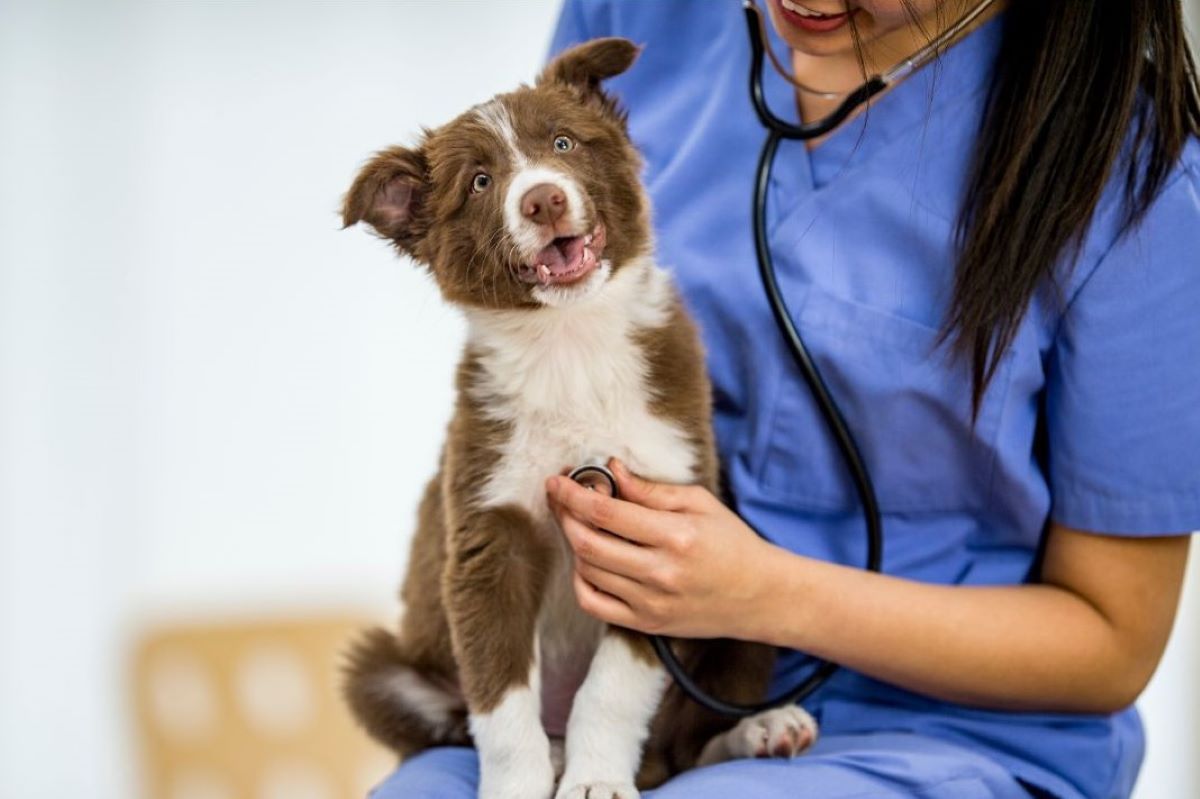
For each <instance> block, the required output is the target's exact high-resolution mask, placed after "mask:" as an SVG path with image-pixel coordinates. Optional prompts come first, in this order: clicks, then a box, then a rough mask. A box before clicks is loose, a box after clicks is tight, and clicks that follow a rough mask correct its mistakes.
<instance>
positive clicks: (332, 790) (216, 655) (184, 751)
mask: <svg viewBox="0 0 1200 799" xmlns="http://www.w3.org/2000/svg"><path fill="white" fill-rule="evenodd" d="M369 621H370V620H368V619H363V618H351V617H318V618H309V619H300V618H297V619H288V620H274V621H261V622H249V621H236V622H230V623H224V624H222V623H212V624H184V625H179V626H170V627H161V628H157V629H154V630H152V631H150V632H148V633H147V634H146V635H144V636H143V637H142V638H141V640H140V641H139V643H138V645H137V648H136V652H135V655H134V664H133V672H134V686H133V690H134V698H135V704H136V710H137V728H138V737H139V739H140V744H141V746H140V748H141V754H142V763H143V769H142V771H143V780H142V783H143V795H144V796H146V797H147V799H364V797H366V795H367V792H368V790H369V789H370V788H371V787H372V786H374V785H375V784H376V783H378V782H379V780H381V779H382V778H383V777H384V776H385V775H386V774H387V773H388V772H389V771H390V770H391V769H392V768H393V767H394V765H395V759H394V758H393V757H391V756H390V755H389V754H388V753H387V752H386V751H385V750H384V749H383V748H382V747H379V746H377V745H376V744H374V743H373V742H372V741H370V739H368V738H367V736H366V734H365V733H363V732H362V731H361V730H359V729H358V728H357V727H355V726H354V724H353V721H352V720H351V718H350V715H349V711H348V710H347V709H346V708H345V706H344V704H343V703H342V701H341V697H340V696H339V694H338V687H337V686H338V681H339V673H338V666H339V661H340V652H341V651H342V650H343V649H344V647H345V644H346V641H347V640H348V639H349V637H350V636H351V635H352V634H353V633H354V632H355V631H356V630H358V629H360V628H361V627H363V626H365V625H366V624H368V623H369Z"/></svg>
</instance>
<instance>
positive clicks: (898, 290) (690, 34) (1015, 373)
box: [552, 0, 1200, 799]
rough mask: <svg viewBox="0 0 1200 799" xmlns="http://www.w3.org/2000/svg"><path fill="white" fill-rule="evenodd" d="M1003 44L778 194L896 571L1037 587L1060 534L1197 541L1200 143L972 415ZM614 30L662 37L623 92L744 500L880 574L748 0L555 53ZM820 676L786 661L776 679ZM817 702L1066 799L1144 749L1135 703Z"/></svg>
mask: <svg viewBox="0 0 1200 799" xmlns="http://www.w3.org/2000/svg"><path fill="white" fill-rule="evenodd" d="M768 28H770V25H768ZM1002 32H1003V16H1002V15H1001V16H998V17H997V18H995V19H993V20H992V21H990V22H988V23H986V24H984V25H983V26H981V27H980V28H978V29H977V30H976V31H974V32H973V33H971V34H970V35H968V36H967V37H966V38H964V39H963V40H962V41H960V42H959V43H958V44H956V45H954V46H953V47H951V48H950V49H949V50H947V51H946V52H945V53H944V54H943V55H942V57H941V59H940V61H937V62H935V63H933V64H931V65H929V66H927V67H925V68H923V69H921V70H919V71H918V72H917V73H915V74H913V75H912V76H910V77H909V78H908V79H907V80H905V81H904V82H903V83H901V84H899V85H898V86H896V87H895V88H894V89H893V90H892V91H890V92H889V93H887V94H885V95H883V96H881V97H879V98H877V99H876V100H875V101H874V102H873V103H872V105H871V107H870V108H869V109H868V110H867V112H866V113H864V114H862V115H860V116H859V117H857V118H855V119H854V120H852V121H851V122H849V123H847V124H846V125H844V126H843V127H842V128H840V129H839V130H837V131H835V132H834V133H833V134H832V135H831V136H830V137H829V138H828V139H827V140H825V141H823V142H822V143H821V144H820V145H819V146H817V147H816V148H815V149H813V150H811V151H810V150H807V149H806V148H805V146H804V144H803V143H800V142H784V143H783V144H782V145H781V147H780V150H779V153H778V155H777V158H776V162H775V167H774V175H773V181H772V183H771V186H770V190H769V199H768V213H767V229H768V231H769V238H770V246H771V250H772V252H773V253H774V256H775V261H776V267H777V270H778V275H779V281H780V284H781V287H782V290H783V293H784V295H785V297H786V300H787V303H788V305H789V306H790V309H791V312H792V315H793V316H794V317H795V319H796V321H797V323H798V325H799V327H800V330H801V332H802V334H803V336H804V338H805V340H806V342H807V344H808V346H809V347H810V348H811V350H812V352H813V354H814V357H815V359H816V361H817V363H818V365H819V367H820V369H821V371H822V373H823V374H824V376H825V378H826V380H827V382H828V383H829V387H830V389H831V391H832V393H833V395H834V396H835V397H836V399H837V400H838V402H839V404H840V405H841V408H842V411H843V413H844V415H845V417H846V420H847V422H848V423H849V425H850V427H851V429H852V430H853V431H854V432H855V434H856V436H857V438H858V442H859V445H860V447H861V449H862V452H863V456H864V458H865V460H866V463H867V465H868V467H869V468H870V471H871V474H872V476H873V478H874V482H875V487H876V490H877V492H878V497H879V504H880V507H881V510H882V513H883V525H884V559H883V563H884V570H885V571H886V572H887V573H888V574H892V575H897V576H902V577H906V578H911V579H914V580H921V581H926V582H930V583H943V584H956V585H996V584H1013V583H1022V582H1027V581H1029V580H1031V579H1033V577H1032V574H1033V570H1034V565H1035V557H1036V553H1037V551H1038V546H1039V541H1040V540H1041V538H1042V535H1043V531H1044V530H1045V528H1046V524H1047V522H1048V521H1049V520H1054V521H1056V522H1059V523H1061V524H1063V525H1066V526H1069V527H1072V528H1077V529H1081V530H1091V531H1098V532H1103V533H1107V534H1117V535H1130V536H1138V535H1153V534H1165V533H1186V532H1188V531H1190V530H1194V529H1196V528H1200V145H1198V143H1197V142H1196V141H1195V140H1193V141H1190V142H1189V144H1188V145H1187V148H1186V151H1185V153H1184V156H1183V158H1182V159H1181V161H1180V163H1179V164H1177V165H1176V168H1175V169H1174V171H1173V172H1172V174H1171V176H1170V177H1169V179H1168V181H1167V184H1166V186H1165V187H1164V189H1163V190H1162V193H1161V194H1160V196H1159V197H1158V198H1157V200H1156V201H1155V202H1154V204H1153V206H1152V207H1151V209H1150V211H1149V213H1148V214H1147V215H1146V217H1145V218H1144V220H1143V221H1142V222H1141V223H1140V224H1139V225H1138V226H1137V227H1136V228H1135V229H1133V230H1132V231H1131V232H1129V233H1128V234H1126V235H1119V228H1120V224H1119V223H1120V221H1121V210H1122V198H1123V195H1122V188H1123V186H1122V181H1121V180H1120V179H1117V180H1113V181H1112V182H1111V185H1110V187H1109V190H1108V191H1107V192H1106V193H1105V195H1104V198H1103V200H1102V202H1101V204H1100V207H1099V209H1098V211H1097V213H1096V215H1095V218H1094V220H1093V222H1092V224H1091V227H1090V229H1089V230H1088V232H1087V234H1086V237H1085V238H1084V241H1083V244H1082V247H1081V250H1080V255H1079V257H1078V260H1077V261H1076V262H1075V264H1074V266H1073V268H1067V267H1066V266H1065V265H1064V267H1063V268H1062V269H1061V270H1060V277H1059V281H1060V285H1061V288H1062V292H1061V294H1062V297H1061V300H1059V301H1056V300H1054V298H1053V297H1052V296H1051V293H1050V292H1047V293H1046V295H1045V296H1039V297H1037V298H1036V299H1035V300H1034V301H1033V303H1032V305H1031V306H1030V308H1029V311H1028V313H1027V314H1026V315H1025V318H1024V321H1023V323H1022V325H1021V327H1020V331H1019V333H1018V335H1017V337H1016V340H1015V341H1014V343H1013V345H1012V347H1011V348H1010V349H1009V350H1008V352H1006V353H1005V355H1004V356H1003V358H1002V362H1001V364H1000V367H999V369H998V371H997V373H996V376H995V378H994V379H993V380H992V382H991V384H990V386H989V388H988V390H987V392H986V395H985V396H984V398H983V401H982V405H981V407H980V410H979V415H978V418H977V419H976V420H975V421H974V422H972V418H971V393H970V376H969V368H968V365H967V364H966V363H964V362H962V361H958V360H953V359H951V358H949V357H948V354H947V348H946V347H945V346H941V347H939V346H938V332H939V328H940V326H941V324H942V320H943V318H944V317H945V315H946V311H947V306H948V304H949V300H950V298H951V292H952V288H953V278H954V269H955V253H954V247H953V242H954V229H955V220H956V217H957V214H958V210H959V205H960V202H961V199H962V196H963V192H964V186H965V182H966V179H967V167H968V165H969V163H970V158H971V152H972V147H973V146H974V145H975V141H976V134H977V129H978V126H979V122H980V118H981V115H982V112H983V104H984V101H985V99H986V92H987V86H988V80H989V76H990V72H991V64H992V61H993V57H994V55H995V53H996V51H997V49H998V45H999V41H1000V37H1001V35H1002ZM597 36H625V37H628V38H630V39H632V40H633V41H635V42H637V43H639V44H641V45H644V50H643V51H642V54H641V56H640V58H639V60H638V61H637V63H636V64H635V65H634V66H633V68H632V69H631V70H630V71H629V72H627V73H626V74H624V75H621V76H619V77H617V78H615V79H613V80H611V81H609V82H608V83H607V84H606V85H607V86H608V88H609V89H610V90H611V91H612V92H613V93H615V94H616V95H617V96H618V97H619V98H620V99H621V102H622V104H623V105H624V107H625V108H626V109H627V110H628V111H629V128H630V132H631V134H632V136H633V139H634V141H635V143H636V144H637V146H638V147H639V148H640V150H641V152H642V153H643V155H644V157H645V161H646V169H645V173H644V176H645V180H646V183H647V186H648V189H649V192H650V196H651V200H652V204H653V209H654V210H653V218H654V223H655V224H654V226H655V230H656V233H657V247H658V255H659V261H660V263H662V264H663V265H664V266H665V267H666V268H668V269H669V270H670V271H672V272H673V274H674V276H675V278H676V280H677V282H678V284H679V286H680V288H681V291H682V293H683V295H684V299H685V302H686V304H687V306H688V307H689V308H690V310H691V311H692V313H693V314H694V316H695V317H696V319H697V321H698V322H699V325H700V327H701V329H702V335H703V338H704V342H705V345H706V348H707V353H708V366H709V369H710V372H711V377H712V382H713V391H714V405H715V417H716V418H715V424H716V430H717V439H718V445H719V449H720V455H721V459H722V464H723V469H724V472H725V475H724V476H725V477H726V479H727V481H728V488H729V496H728V497H727V498H728V499H729V500H730V501H731V503H732V504H733V506H734V508H735V510H736V511H737V512H738V513H739V514H740V515H741V516H742V517H743V518H744V519H745V520H746V521H747V522H748V523H750V524H751V525H752V526H753V527H754V528H755V529H756V530H757V531H758V532H759V534H761V535H763V536H765V537H766V538H768V539H769V540H771V541H773V542H775V543H776V544H779V545H781V546H783V547H786V548H787V549H789V550H792V551H795V552H798V553H802V554H804V555H810V556H812V557H816V558H824V559H828V560H833V561H837V562H840V563H846V564H861V563H864V562H865V557H866V553H865V534H864V531H863V523H862V517H861V514H860V509H859V505H858V500H857V497H856V494H855V492H854V489H853V486H852V484H851V482H850V480H849V478H848V477H847V473H846V469H845V467H844V465H843V463H842V461H841V459H840V456H839V455H838V453H837V451H836V449H835V445H834V444H833V442H832V440H831V438H830V436H829V433H828V430H827V429H826V427H825V425H824V424H823V423H822V421H821V418H820V415H819V413H818V411H817V409H816V407H815V405H814V403H813V400H812V398H811V397H810V395H809V392H808V390H807V389H806V387H805V385H804V382H803V378H802V377H801V375H800V373H799V371H798V370H797V368H796V367H795V365H794V363H793V360H792V356H791V355H790V354H789V351H788V350H787V348H786V346H785V344H784V342H783V339H782V337H781V336H780V334H779V331H778V329H777V328H776V326H775V323H774V321H773V318H772V315H771V311H770V308H769V306H768V304H767V301H766V298H765V296H764V294H763V290H762V287H761V284H760V282H759V278H758V273H757V266H756V264H757V261H756V259H755V253H754V244H753V238H752V227H751V224H752V222H751V217H752V214H751V210H752V208H751V190H752V181H753V178H754V171H755V162H756V159H757V157H758V153H759V148H760V146H761V143H762V141H763V138H764V131H763V128H762V127H761V126H760V124H759V122H758V119H757V117H756V116H755V113H754V110H753V107H752V105H751V102H750V98H749V95H748V89H747V82H748V74H749V61H750V54H749V44H748V40H747V35H746V26H745V24H744V20H743V12H742V4H741V3H740V2H737V0H728V1H726V2H719V3H717V2H710V3H703V4H700V3H694V2H688V0H656V2H621V1H620V0H615V1H614V0H567V2H566V4H565V6H564V9H563V12H562V16H561V19H560V21H559V25H558V28H557V30H556V33H555V37H554V41H553V45H552V51H554V52H557V51H558V50H561V49H562V48H564V47H566V46H568V45H571V44H574V43H577V42H581V41H584V40H586V39H590V38H593V37H597ZM770 36H771V37H772V45H773V46H774V47H775V48H776V52H779V53H784V52H786V49H785V48H786V45H784V43H783V42H782V41H781V40H780V39H779V38H778V35H777V34H776V33H775V31H774V30H773V29H771V30H770ZM764 80H765V86H766V93H767V96H768V98H769V101H770V104H771V107H772V108H773V109H774V111H775V113H776V114H777V115H779V116H782V117H784V118H788V119H791V120H793V121H794V120H795V119H796V106H795V100H794V95H793V93H792V89H791V88H790V87H789V85H788V84H787V83H786V82H785V81H784V80H783V78H782V77H781V76H779V75H778V74H777V73H775V71H774V70H773V69H772V68H771V67H770V65H769V63H768V65H767V67H766V70H765V75H764ZM1121 175H1123V173H1121ZM1121 175H1119V176H1118V177H1120V176H1121ZM1028 210H1029V213H1045V212H1047V209H1044V208H1030V209H1028ZM850 632H851V633H852V631H850ZM810 666H811V662H810V661H809V660H808V659H807V658H806V656H804V655H803V654H801V653H797V652H792V651H782V652H781V658H780V661H779V665H778V668H777V672H776V683H775V689H776V690H778V689H780V688H782V687H784V686H790V685H792V684H794V683H795V682H796V681H797V680H798V679H799V678H800V677H801V676H803V675H805V674H807V673H808V670H809V668H810ZM805 705H806V707H808V708H809V709H810V710H811V711H812V712H813V713H814V715H815V716H816V717H817V718H818V719H819V721H820V723H821V729H822V734H823V735H825V736H837V735H861V734H869V733H884V732H897V731H901V732H909V733H914V734H917V735H921V736H927V737H930V738H937V739H940V740H943V741H947V742H950V743H954V744H958V745H961V746H965V747H968V748H970V749H971V750H973V751H977V752H980V753H982V754H984V755H987V756H988V757H990V758H991V759H993V760H994V761H996V762H998V763H999V764H1001V765H1002V766H1003V767H1004V768H1006V769H1008V770H1009V771H1010V772H1011V773H1012V774H1014V775H1015V776H1017V777H1018V778H1020V779H1022V780H1024V781H1027V782H1029V783H1032V784H1033V785H1036V786H1040V787H1041V788H1043V789H1045V790H1048V791H1050V792H1052V793H1053V794H1055V795H1057V796H1060V797H1071V798H1075V797H1087V799H1099V798H1101V797H1103V798H1104V799H1108V798H1109V797H1124V796H1127V795H1128V794H1129V792H1130V790H1131V789H1132V785H1133V781H1134V779H1135V777H1136V774H1137V770H1138V767H1139V765H1140V763H1141V760H1142V754H1143V734H1142V727H1141V724H1140V722H1139V719H1138V715H1137V712H1136V711H1135V710H1134V709H1133V708H1130V709H1128V710H1126V711H1124V712H1121V713H1116V714H1113V715H1079V714H1057V713H1015V712H994V711H987V710H979V709H974V708H970V707H964V706H961V705H956V704H950V703H946V702H942V701H938V700H935V699H930V698H928V697H924V696H921V695H918V694H915V693H912V692H909V691H905V690H902V689H900V688H897V687H895V686H892V685H888V684H884V683H882V682H879V681H876V680H872V679H870V678H868V677H865V676H863V675H861V674H857V673H853V672H850V671H846V670H843V671H841V672H839V673H838V674H837V675H836V676H835V677H834V678H833V679H832V680H831V681H830V682H829V683H828V684H827V685H826V686H825V687H824V688H823V689H822V690H820V691H819V692H817V693H816V694H814V695H813V696H812V697H811V698H810V699H809V700H808V701H806V702H805Z"/></svg>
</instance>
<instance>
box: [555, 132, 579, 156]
mask: <svg viewBox="0 0 1200 799" xmlns="http://www.w3.org/2000/svg"><path fill="white" fill-rule="evenodd" d="M554 149H555V150H556V151H557V152H560V153H569V152H570V151H571V150H574V149H575V142H573V141H571V140H570V139H569V138H567V137H566V136H556V137H555V139H554Z"/></svg>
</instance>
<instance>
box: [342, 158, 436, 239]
mask: <svg viewBox="0 0 1200 799" xmlns="http://www.w3.org/2000/svg"><path fill="white" fill-rule="evenodd" d="M428 195H429V178H428V165H427V163H426V161H425V154H424V153H423V152H422V151H421V150H419V149H417V150H410V149H407V148H405V147H389V148H388V149H386V150H382V151H380V152H378V153H376V154H375V157H374V158H372V159H371V160H370V161H368V162H367V165H366V166H364V167H363V168H362V170H360V171H359V173H358V177H356V178H355V179H354V184H353V185H351V186H350V191H348V192H346V198H345V201H344V202H343V204H342V227H343V228H348V227H350V226H351V225H353V224H355V223H356V222H366V223H367V224H368V225H370V226H371V227H373V228H375V231H376V232H377V233H379V235H381V236H383V237H384V238H389V239H391V240H392V241H394V242H396V244H397V245H398V246H399V247H400V248H401V249H402V250H404V251H405V252H408V253H409V254H412V250H413V247H414V246H415V245H416V243H417V242H418V241H420V239H421V237H422V236H424V235H425V229H426V223H425V220H424V216H425V214H424V204H425V202H427V201H428Z"/></svg>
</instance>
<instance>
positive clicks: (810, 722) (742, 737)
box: [725, 705, 817, 757]
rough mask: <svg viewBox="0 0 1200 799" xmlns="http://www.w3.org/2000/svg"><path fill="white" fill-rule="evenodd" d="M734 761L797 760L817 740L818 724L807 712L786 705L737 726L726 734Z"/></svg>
mask: <svg viewBox="0 0 1200 799" xmlns="http://www.w3.org/2000/svg"><path fill="white" fill-rule="evenodd" d="M725 734H726V736H728V738H727V744H728V746H729V749H730V752H731V754H732V755H733V757H795V756H796V755H798V754H800V753H801V752H803V751H804V750H805V749H807V748H808V747H810V746H812V745H813V743H815V742H816V740H817V722H816V720H814V719H813V717H812V716H810V715H809V714H808V711H806V710H805V709H804V708H802V707H800V706H798V705H784V706H783V707H776V708H771V709H770V710H766V711H763V712H762V713H758V714H756V715H754V716H750V717H749V718H744V719H742V720H741V721H739V722H738V724H737V726H736V727H734V728H733V729H732V730H730V731H729V732H727V733H725Z"/></svg>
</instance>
